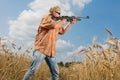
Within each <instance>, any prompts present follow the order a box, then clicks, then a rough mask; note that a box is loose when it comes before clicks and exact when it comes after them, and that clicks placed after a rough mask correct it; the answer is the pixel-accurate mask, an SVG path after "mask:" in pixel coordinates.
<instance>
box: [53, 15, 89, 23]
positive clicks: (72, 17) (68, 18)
mask: <svg viewBox="0 0 120 80" xmlns="http://www.w3.org/2000/svg"><path fill="white" fill-rule="evenodd" d="M89 18H90V17H89V16H86V17H76V16H60V17H52V19H53V20H55V21H58V20H62V19H67V22H71V21H73V19H77V20H78V21H81V20H82V19H89Z"/></svg>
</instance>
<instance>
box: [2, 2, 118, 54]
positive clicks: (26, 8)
mask: <svg viewBox="0 0 120 80" xmlns="http://www.w3.org/2000/svg"><path fill="white" fill-rule="evenodd" d="M46 1H48V3H47V4H46V5H44V4H45V2H46ZM46 1H44V0H1V2H0V12H1V13H0V37H4V36H6V37H7V38H9V39H13V40H15V41H16V42H19V40H23V41H24V42H25V43H26V42H29V43H27V44H30V43H31V41H32V42H33V41H34V38H35V34H36V31H37V27H38V25H39V21H40V18H41V17H42V15H44V13H46V12H47V10H48V8H50V7H51V5H56V4H58V5H61V6H62V9H64V8H65V9H64V10H63V13H64V14H65V15H67V14H74V15H76V16H87V15H89V16H90V19H89V20H85V19H83V20H82V21H80V22H77V23H76V24H74V25H73V26H71V28H70V30H69V31H68V32H67V33H66V34H65V35H63V36H59V40H58V45H57V47H58V53H59V52H60V53H63V54H64V53H69V52H74V51H76V49H79V48H80V46H86V45H90V44H91V43H92V39H93V37H96V38H97V41H98V42H101V43H103V44H104V41H105V39H106V38H107V37H108V35H107V33H106V32H105V28H108V29H110V30H111V31H112V32H113V35H114V36H115V37H118V38H120V31H119V30H120V20H119V19H120V10H119V9H120V5H119V4H120V1H119V0H114V1H113V0H71V1H69V0H66V1H65V0H58V1H56V0H46ZM49 1H50V2H49ZM53 1H54V2H53ZM42 2H43V3H42ZM48 5H49V6H48ZM43 7H44V8H43ZM41 11H43V12H44V13H41ZM24 28H25V29H24ZM26 30H29V31H30V32H28V31H26ZM63 49H65V50H66V51H63Z"/></svg>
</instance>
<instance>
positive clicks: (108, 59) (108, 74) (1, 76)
mask: <svg viewBox="0 0 120 80" xmlns="http://www.w3.org/2000/svg"><path fill="white" fill-rule="evenodd" d="M106 31H107V32H108V33H109V34H110V38H108V39H107V40H106V44H107V45H108V47H107V48H105V47H104V46H103V45H102V44H100V43H98V42H97V41H96V40H94V41H93V44H91V45H90V46H88V47H86V48H84V49H82V50H80V51H79V54H84V56H85V59H84V61H83V62H71V63H69V65H62V63H59V69H60V75H59V80H120V42H119V40H118V39H117V38H114V37H113V36H112V33H111V32H110V31H109V30H107V29H106ZM0 45H1V43H0ZM12 46H13V47H15V44H12ZM1 47H2V49H1V50H2V51H1V52H2V53H1V54H0V80H22V78H23V76H24V74H25V72H26V71H27V70H28V68H29V66H30V63H31V57H25V56H26V54H27V53H29V50H26V52H25V53H24V54H12V53H11V52H10V51H9V50H7V49H6V48H5V45H1ZM19 50H20V47H19V48H18V52H17V53H19ZM49 77H50V73H49V69H48V67H47V66H46V63H45V62H44V63H43V64H42V66H41V68H40V70H39V71H38V73H37V74H36V76H35V78H34V80H50V79H49Z"/></svg>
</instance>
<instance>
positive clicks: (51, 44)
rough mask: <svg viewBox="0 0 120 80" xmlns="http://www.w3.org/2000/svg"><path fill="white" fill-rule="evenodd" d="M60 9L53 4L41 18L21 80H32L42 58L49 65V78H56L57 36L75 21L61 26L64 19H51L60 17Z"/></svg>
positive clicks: (54, 79) (55, 79)
mask: <svg viewBox="0 0 120 80" xmlns="http://www.w3.org/2000/svg"><path fill="white" fill-rule="evenodd" d="M60 11H61V9H60V7H59V6H54V7H52V8H51V9H50V10H49V12H50V14H49V15H47V16H45V17H43V18H42V20H41V23H40V25H39V28H38V34H37V35H36V40H35V43H34V52H33V61H32V64H31V66H30V68H29V70H28V71H27V72H26V74H25V76H24V78H23V80H33V77H34V75H35V72H36V71H37V70H38V69H39V67H40V65H41V63H42V62H43V61H44V60H45V61H46V63H47V64H48V66H49V69H50V73H51V80H58V74H59V69H58V65H57V62H56V58H55V56H56V41H57V36H58V34H60V35H62V34H64V33H65V32H66V31H67V30H68V29H69V27H70V25H71V24H73V23H75V22H76V21H77V20H76V19H74V20H73V21H72V22H69V23H68V24H67V25H66V26H65V27H62V25H63V24H65V23H66V19H62V20H58V21H56V20H54V19H53V18H56V17H60Z"/></svg>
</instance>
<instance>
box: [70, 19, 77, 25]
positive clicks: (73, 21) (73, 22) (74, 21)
mask: <svg viewBox="0 0 120 80" xmlns="http://www.w3.org/2000/svg"><path fill="white" fill-rule="evenodd" d="M77 21H78V20H77V19H76V18H74V19H73V20H72V21H71V22H70V23H71V24H75V23H76V22H77Z"/></svg>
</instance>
